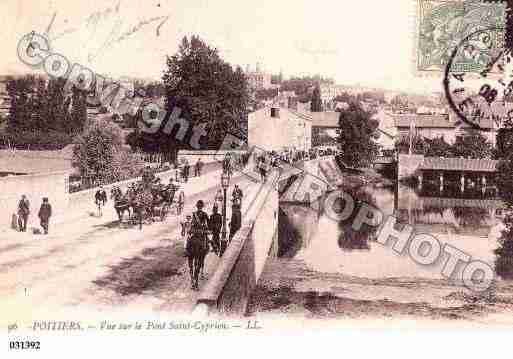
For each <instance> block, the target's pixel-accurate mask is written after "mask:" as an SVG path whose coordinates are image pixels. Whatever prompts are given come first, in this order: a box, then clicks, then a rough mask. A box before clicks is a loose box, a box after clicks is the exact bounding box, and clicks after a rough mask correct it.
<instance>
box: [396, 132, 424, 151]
mask: <svg viewBox="0 0 513 359" xmlns="http://www.w3.org/2000/svg"><path fill="white" fill-rule="evenodd" d="M395 149H396V151H397V152H398V153H409V152H410V136H409V135H403V136H400V137H399V138H398V139H397V140H396V142H395ZM427 149H428V144H427V142H426V140H425V139H424V137H422V136H419V135H414V136H413V139H412V154H414V155H424V154H425V153H426V152H427Z"/></svg>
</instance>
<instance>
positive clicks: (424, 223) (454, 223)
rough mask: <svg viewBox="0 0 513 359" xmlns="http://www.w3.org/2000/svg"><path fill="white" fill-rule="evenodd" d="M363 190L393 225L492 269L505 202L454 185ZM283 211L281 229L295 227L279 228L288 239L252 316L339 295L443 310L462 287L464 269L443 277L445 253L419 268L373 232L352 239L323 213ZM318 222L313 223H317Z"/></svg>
mask: <svg viewBox="0 0 513 359" xmlns="http://www.w3.org/2000/svg"><path fill="white" fill-rule="evenodd" d="M362 190H363V191H364V193H365V194H366V196H365V201H366V202H370V203H371V204H373V205H374V206H376V207H377V208H379V209H380V210H381V211H382V212H383V213H384V214H385V215H394V216H395V217H396V218H397V221H398V223H403V224H404V223H408V224H410V225H412V226H413V228H414V230H415V232H416V233H428V234H431V235H433V236H434V237H435V238H437V239H438V240H439V242H440V243H441V245H442V248H443V246H444V244H445V243H447V244H450V245H452V246H454V247H456V248H457V249H459V250H461V251H463V252H465V253H467V254H468V255H470V256H472V258H473V259H479V260H482V261H485V262H487V263H489V264H490V265H491V266H492V267H493V261H494V254H493V250H494V249H495V248H496V247H497V239H498V237H499V236H500V232H501V230H502V229H503V228H504V227H503V225H502V222H501V209H500V208H501V207H502V203H501V201H499V200H497V199H495V198H493V196H491V195H490V194H488V193H487V194H485V195H483V194H482V193H480V192H479V191H471V190H468V191H467V192H466V193H461V192H460V190H459V188H456V187H455V188H446V189H445V190H444V192H440V191H439V189H438V188H424V189H423V190H419V189H417V188H410V187H407V186H405V185H402V184H399V185H393V186H391V187H388V188H387V187H383V186H368V187H363V188H362ZM280 209H281V213H280V226H281V225H282V223H285V222H287V226H289V227H292V228H291V229H289V230H288V231H283V230H281V231H280V237H287V238H280V247H281V248H280V249H279V251H278V253H279V257H277V258H270V259H269V261H268V263H267V265H266V269H265V270H264V273H263V274H262V277H261V278H260V281H259V283H258V285H257V290H256V292H255V295H254V296H253V298H252V300H251V301H250V309H249V313H252V314H255V313H261V312H274V311H275V310H276V308H279V311H283V310H284V308H288V309H286V311H291V309H290V307H293V308H296V311H299V312H302V311H305V308H304V306H305V305H306V304H305V303H307V302H308V298H309V297H308V296H310V297H311V296H312V295H313V294H312V293H315V295H313V296H314V297H315V298H318V297H317V296H319V295H328V297H329V298H337V300H340V298H341V296H342V297H344V298H352V299H358V300H360V299H365V300H383V299H384V300H390V299H392V300H394V301H397V302H408V303H410V304H411V303H412V302H415V303H423V304H424V303H430V305H431V304H432V305H435V306H444V305H445V298H447V297H448V296H450V295H451V293H455V292H458V291H459V290H460V288H459V285H461V282H458V279H457V278H458V276H459V275H460V273H461V269H462V268H463V267H462V266H458V267H457V270H456V272H455V273H454V276H453V278H451V279H450V280H447V278H444V277H443V276H442V275H441V271H442V268H443V265H444V263H445V261H446V260H447V258H448V256H445V255H443V256H441V258H440V260H438V261H437V262H435V263H434V264H433V265H430V266H422V265H419V264H417V263H416V262H415V261H414V260H413V259H412V258H411V257H410V256H409V254H408V253H407V251H405V253H403V254H397V253H396V252H395V251H393V250H392V248H391V245H390V244H389V245H382V244H380V243H378V242H377V241H375V240H374V235H373V234H372V233H367V234H363V235H356V236H355V235H354V234H351V231H352V230H348V228H349V227H348V225H347V224H341V223H338V222H337V221H334V220H333V219H331V218H329V217H328V216H327V215H325V214H322V213H321V214H320V215H319V214H318V213H316V212H315V211H313V210H312V211H309V210H306V209H304V208H299V207H298V206H292V205H282V206H281V208H280ZM317 219H318V225H316V224H314V223H317ZM283 220H285V221H283ZM314 227H315V228H314ZM284 232H287V233H286V234H285V235H284V234H283V233H284ZM353 237H354V238H353ZM348 238H349V239H351V238H352V239H351V240H349V241H348ZM391 243H392V244H393V242H391ZM459 278H461V276H460V277H459ZM405 283H407V285H406V284H405ZM305 293H306V294H305ZM308 293H309V294H308ZM269 298H271V299H269ZM272 298H274V299H272ZM305 298H306V299H305ZM317 302H318V301H317ZM317 302H316V303H317ZM339 304H340V303H339ZM326 305H327V304H326ZM298 306H299V307H301V309H297V307H298ZM306 306H307V305H306ZM319 310H321V309H319ZM322 310H323V309H322ZM292 311H294V310H292Z"/></svg>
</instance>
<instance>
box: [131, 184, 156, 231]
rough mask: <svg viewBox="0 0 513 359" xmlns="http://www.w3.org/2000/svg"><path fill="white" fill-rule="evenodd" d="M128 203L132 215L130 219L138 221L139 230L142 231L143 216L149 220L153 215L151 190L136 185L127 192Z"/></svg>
mask: <svg viewBox="0 0 513 359" xmlns="http://www.w3.org/2000/svg"><path fill="white" fill-rule="evenodd" d="M128 202H129V203H130V206H131V207H132V210H133V213H134V216H133V217H132V218H134V220H135V219H138V220H139V229H142V222H143V219H144V216H145V215H146V216H149V217H150V218H151V216H152V215H153V206H154V197H153V194H152V192H151V189H149V188H145V187H144V186H143V185H142V184H139V185H136V186H135V187H133V188H131V189H130V190H129V191H128Z"/></svg>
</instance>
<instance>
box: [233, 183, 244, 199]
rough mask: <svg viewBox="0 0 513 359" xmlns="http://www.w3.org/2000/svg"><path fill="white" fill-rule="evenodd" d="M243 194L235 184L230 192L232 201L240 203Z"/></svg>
mask: <svg viewBox="0 0 513 359" xmlns="http://www.w3.org/2000/svg"><path fill="white" fill-rule="evenodd" d="M243 196H244V194H243V193H242V190H241V189H240V187H239V185H237V184H236V185H235V187H234V188H233V192H232V201H234V202H235V201H239V202H240V203H242V197H243Z"/></svg>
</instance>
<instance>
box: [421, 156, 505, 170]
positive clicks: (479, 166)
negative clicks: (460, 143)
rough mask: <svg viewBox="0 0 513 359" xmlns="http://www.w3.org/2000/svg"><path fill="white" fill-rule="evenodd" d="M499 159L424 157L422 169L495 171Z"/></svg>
mask: <svg viewBox="0 0 513 359" xmlns="http://www.w3.org/2000/svg"><path fill="white" fill-rule="evenodd" d="M498 163H499V161H495V160H488V159H466V158H455V157H449V158H444V157H424V162H423V163H422V166H421V167H420V169H424V170H445V171H472V172H495V170H496V167H497V164H498Z"/></svg>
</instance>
